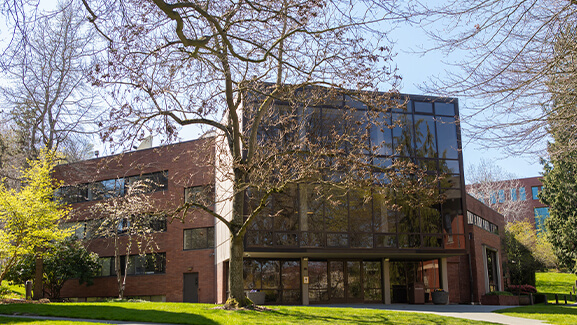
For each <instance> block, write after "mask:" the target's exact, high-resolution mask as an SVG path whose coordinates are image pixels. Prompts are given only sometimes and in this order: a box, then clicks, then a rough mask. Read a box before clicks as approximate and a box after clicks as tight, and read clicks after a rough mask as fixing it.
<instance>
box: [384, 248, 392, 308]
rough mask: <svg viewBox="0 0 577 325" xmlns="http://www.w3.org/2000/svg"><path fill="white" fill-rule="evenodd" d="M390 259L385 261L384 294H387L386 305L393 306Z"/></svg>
mask: <svg viewBox="0 0 577 325" xmlns="http://www.w3.org/2000/svg"><path fill="white" fill-rule="evenodd" d="M389 266H390V263H389V259H388V258H385V259H383V293H384V294H385V304H386V305H390V304H391V274H390V272H389Z"/></svg>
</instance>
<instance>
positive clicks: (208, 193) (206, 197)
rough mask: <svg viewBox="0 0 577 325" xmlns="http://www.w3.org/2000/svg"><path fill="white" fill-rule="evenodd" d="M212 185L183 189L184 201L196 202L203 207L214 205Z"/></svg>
mask: <svg viewBox="0 0 577 325" xmlns="http://www.w3.org/2000/svg"><path fill="white" fill-rule="evenodd" d="M214 201H215V199H214V186H213V185H212V184H210V185H200V186H192V187H187V188H185V189H184V202H189V203H198V204H201V205H204V206H205V207H214Z"/></svg>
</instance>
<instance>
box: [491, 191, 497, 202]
mask: <svg viewBox="0 0 577 325" xmlns="http://www.w3.org/2000/svg"><path fill="white" fill-rule="evenodd" d="M490 200H491V204H497V193H496V192H492V193H491V196H490Z"/></svg>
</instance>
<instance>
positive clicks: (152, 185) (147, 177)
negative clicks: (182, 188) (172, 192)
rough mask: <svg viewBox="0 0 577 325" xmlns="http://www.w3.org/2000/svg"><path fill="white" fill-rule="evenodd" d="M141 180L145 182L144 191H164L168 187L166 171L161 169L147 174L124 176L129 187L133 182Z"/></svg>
mask: <svg viewBox="0 0 577 325" xmlns="http://www.w3.org/2000/svg"><path fill="white" fill-rule="evenodd" d="M138 181H141V182H143V183H144V184H146V186H148V187H147V189H146V190H145V192H146V193H151V192H156V191H164V190H166V189H167V188H168V172H167V171H161V172H155V173H149V174H142V175H135V176H129V177H127V178H126V186H127V187H129V186H131V185H133V184H134V183H136V182H138Z"/></svg>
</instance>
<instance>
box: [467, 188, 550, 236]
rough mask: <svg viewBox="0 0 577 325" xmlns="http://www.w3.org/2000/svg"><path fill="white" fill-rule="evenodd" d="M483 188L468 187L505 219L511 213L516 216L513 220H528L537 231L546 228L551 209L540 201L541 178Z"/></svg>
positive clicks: (468, 191) (468, 190)
mask: <svg viewBox="0 0 577 325" xmlns="http://www.w3.org/2000/svg"><path fill="white" fill-rule="evenodd" d="M481 188H483V190H481V189H480V187H479V186H478V185H477V184H469V185H467V186H466V189H467V193H469V194H471V195H472V196H473V197H475V198H477V199H478V200H479V201H481V202H482V203H484V204H485V205H488V206H490V207H492V208H493V209H494V210H496V211H499V212H501V213H503V214H505V217H507V215H506V214H508V213H511V214H514V215H515V217H514V218H513V220H526V221H528V222H530V223H531V224H533V225H534V226H535V228H536V229H537V230H539V229H542V227H544V220H545V219H546V218H547V217H548V216H549V207H548V206H546V205H545V204H543V203H541V201H539V197H538V194H539V192H541V189H542V188H543V184H542V183H541V177H528V178H518V179H510V180H505V181H500V182H494V183H492V184H489V185H485V186H482V187H481ZM511 210H513V211H511Z"/></svg>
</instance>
